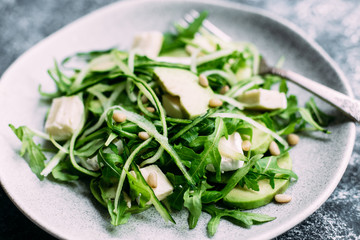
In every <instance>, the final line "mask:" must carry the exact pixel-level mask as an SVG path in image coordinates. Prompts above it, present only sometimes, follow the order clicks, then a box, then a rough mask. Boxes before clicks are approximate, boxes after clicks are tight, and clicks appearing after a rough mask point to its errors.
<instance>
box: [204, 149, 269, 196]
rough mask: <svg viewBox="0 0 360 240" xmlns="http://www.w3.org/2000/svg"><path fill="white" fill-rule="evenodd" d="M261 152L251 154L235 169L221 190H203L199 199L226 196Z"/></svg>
mask: <svg viewBox="0 0 360 240" xmlns="http://www.w3.org/2000/svg"><path fill="white" fill-rule="evenodd" d="M262 156H263V155H262V154H258V155H255V156H253V157H252V158H251V159H250V160H249V161H247V163H246V165H245V166H243V167H242V168H239V169H238V170H236V172H235V173H234V174H233V175H232V176H231V177H230V179H229V180H228V182H227V184H226V185H225V187H224V188H223V189H222V190H221V191H205V192H204V193H203V195H202V198H201V200H202V201H203V203H211V202H217V201H219V200H220V199H222V198H223V197H224V196H226V195H227V194H228V193H229V192H230V191H231V190H232V189H233V188H234V187H235V186H236V185H237V184H238V183H239V181H240V180H241V179H242V178H243V177H244V176H245V175H246V174H247V173H248V172H249V171H250V169H251V168H252V167H253V166H254V165H255V163H256V162H257V161H258V160H259V159H260V158H261V157H262Z"/></svg>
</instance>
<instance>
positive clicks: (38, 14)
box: [0, 0, 360, 239]
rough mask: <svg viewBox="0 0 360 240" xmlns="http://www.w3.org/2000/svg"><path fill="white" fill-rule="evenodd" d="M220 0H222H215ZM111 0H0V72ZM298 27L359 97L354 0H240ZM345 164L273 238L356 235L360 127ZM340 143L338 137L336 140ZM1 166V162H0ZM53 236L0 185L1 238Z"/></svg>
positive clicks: (359, 44)
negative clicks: (323, 197)
mask: <svg viewBox="0 0 360 240" xmlns="http://www.w3.org/2000/svg"><path fill="white" fill-rule="evenodd" d="M219 1H220V0H219ZM112 2H116V1H115V0H77V1H73V0H31V1H28V0H0V76H1V75H2V74H3V73H4V71H5V70H6V69H7V68H8V67H9V66H10V65H11V63H12V62H13V61H15V60H16V58H18V57H19V56H20V55H21V54H23V53H24V52H25V51H26V50H28V49H30V48H31V47H32V46H34V45H35V44H36V43H38V42H39V41H40V40H41V39H43V38H45V37H47V36H49V35H50V34H52V33H53V32H55V31H57V30H59V29H60V28H62V27H63V26H65V25H67V24H68V23H71V22H72V21H74V20H76V19H78V18H79V17H81V16H84V15H86V14H88V13H90V12H92V11H94V10H96V9H98V8H100V7H102V6H105V5H107V4H110V3H112ZM234 2H239V3H242V4H246V5H250V6H254V7H258V8H261V9H265V10H268V11H269V12H272V13H274V14H276V15H278V16H281V17H283V18H285V19H287V20H289V21H291V22H293V23H294V24H295V25H297V26H298V27H300V28H301V29H302V30H303V31H304V32H305V33H307V34H308V35H309V36H310V37H312V38H313V39H315V41H316V42H317V43H319V44H320V46H321V47H323V48H324V49H325V51H326V52H327V53H328V54H329V55H330V56H331V57H332V58H333V59H334V60H335V62H336V63H337V64H338V65H339V66H340V68H341V69H342V70H343V71H344V73H345V75H346V77H347V78H348V79H349V82H350V85H351V87H352V89H353V92H354V95H355V97H356V98H358V99H360V2H359V1H358V0H303V1H300V0H292V1H289V0H239V1H234ZM356 131H357V142H356V144H355V146H354V152H353V154H352V157H351V160H350V163H349V166H348V168H347V170H346V172H345V174H344V176H343V178H342V180H341V182H340V183H339V185H338V187H337V188H336V190H335V191H334V193H333V194H332V195H331V196H330V198H329V199H328V200H327V201H326V202H325V203H324V204H323V205H322V206H321V207H320V208H319V209H318V210H317V211H316V212H315V213H313V214H312V215H311V216H310V217H308V218H307V219H306V220H305V221H303V222H302V223H300V224H299V225H297V226H296V227H294V228H293V229H291V230H289V231H288V232H286V233H284V234H283V235H281V236H279V237H277V238H276V239H360V237H359V236H360V127H359V125H358V126H357V128H356ZM339 144H341V143H339ZM0 167H1V166H0ZM29 238H30V239H52V237H51V236H50V235H49V234H47V233H46V232H44V231H43V230H42V229H40V228H39V227H37V226H36V225H35V224H34V223H32V222H31V221H30V220H28V219H27V218H26V217H25V216H24V215H23V214H22V213H21V212H20V211H19V210H18V209H17V208H16V207H15V205H14V204H13V203H12V202H11V201H10V200H9V198H8V197H7V195H6V194H5V193H4V191H3V189H2V188H1V187H0V239H29Z"/></svg>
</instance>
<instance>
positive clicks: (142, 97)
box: [141, 95, 149, 104]
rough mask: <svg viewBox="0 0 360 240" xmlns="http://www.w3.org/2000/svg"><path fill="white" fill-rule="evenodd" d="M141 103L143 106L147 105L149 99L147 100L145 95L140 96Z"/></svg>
mask: <svg viewBox="0 0 360 240" xmlns="http://www.w3.org/2000/svg"><path fill="white" fill-rule="evenodd" d="M141 102H142V103H143V104H145V103H148V102H149V99H148V98H147V97H146V96H145V95H142V96H141Z"/></svg>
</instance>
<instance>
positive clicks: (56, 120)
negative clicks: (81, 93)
mask: <svg viewBox="0 0 360 240" xmlns="http://www.w3.org/2000/svg"><path fill="white" fill-rule="evenodd" d="M83 114H84V105H83V102H82V101H81V99H80V98H79V97H78V96H71V97H60V98H55V99H54V100H53V102H52V104H51V108H50V112H49V116H48V118H47V120H46V123H45V130H46V132H47V133H49V134H50V135H52V136H53V137H54V139H56V140H66V139H69V138H70V137H71V136H72V134H73V133H74V132H75V131H76V130H77V129H78V128H79V127H81V126H80V124H81V120H82V117H83Z"/></svg>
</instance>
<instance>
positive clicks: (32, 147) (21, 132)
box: [9, 124, 46, 180]
mask: <svg viewBox="0 0 360 240" xmlns="http://www.w3.org/2000/svg"><path fill="white" fill-rule="evenodd" d="M9 127H10V128H11V129H12V130H13V132H14V133H15V134H16V136H17V137H18V138H19V139H20V141H21V142H22V146H21V151H20V156H22V157H23V156H24V155H25V154H27V155H28V157H29V162H28V163H29V166H30V168H31V171H32V172H33V173H35V174H36V176H37V177H38V178H39V179H40V180H43V179H44V176H42V175H41V174H40V173H41V171H42V170H43V169H44V168H45V163H44V161H45V160H46V157H45V155H44V154H43V152H42V151H41V148H40V145H36V144H35V142H34V141H33V139H32V138H33V136H34V133H33V132H32V131H31V130H30V129H29V128H27V127H26V126H20V127H18V128H15V127H14V125H12V124H9Z"/></svg>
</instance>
